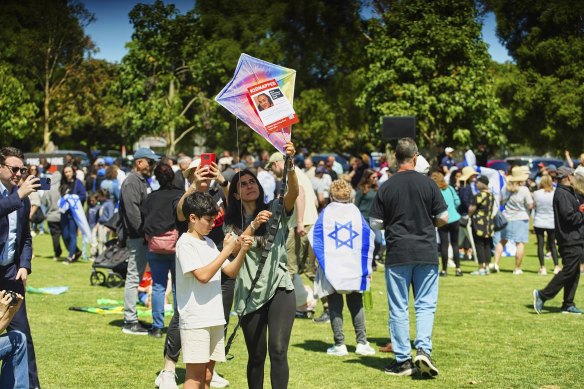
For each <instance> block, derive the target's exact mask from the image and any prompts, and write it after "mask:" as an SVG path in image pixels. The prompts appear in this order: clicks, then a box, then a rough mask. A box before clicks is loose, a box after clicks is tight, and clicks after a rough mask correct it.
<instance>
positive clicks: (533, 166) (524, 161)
mask: <svg viewBox="0 0 584 389" xmlns="http://www.w3.org/2000/svg"><path fill="white" fill-rule="evenodd" d="M505 161H506V162H507V163H508V164H509V166H510V167H512V166H528V167H529V171H530V177H531V178H534V177H535V175H536V174H537V172H538V171H539V164H543V165H544V166H548V165H554V166H555V167H557V168H558V167H560V166H564V165H565V164H566V161H565V160H563V159H559V158H549V157H537V156H517V157H508V158H505Z"/></svg>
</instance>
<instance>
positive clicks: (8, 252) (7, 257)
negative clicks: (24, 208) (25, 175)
mask: <svg viewBox="0 0 584 389" xmlns="http://www.w3.org/2000/svg"><path fill="white" fill-rule="evenodd" d="M0 193H1V194H2V198H6V197H8V195H9V193H8V189H6V187H5V186H4V184H2V182H0ZM17 223H18V210H16V211H14V212H12V213H10V214H9V215H8V241H7V242H6V244H5V245H4V249H3V250H2V253H1V254H0V266H7V265H10V264H11V263H13V262H14V253H15V252H16V231H17V227H18V224H17Z"/></svg>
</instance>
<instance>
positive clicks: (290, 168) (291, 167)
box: [288, 158, 294, 173]
mask: <svg viewBox="0 0 584 389" xmlns="http://www.w3.org/2000/svg"><path fill="white" fill-rule="evenodd" d="M293 171H294V160H293V159H292V158H290V159H289V160H288V173H290V172H293Z"/></svg>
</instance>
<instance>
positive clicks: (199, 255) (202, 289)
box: [176, 192, 253, 389]
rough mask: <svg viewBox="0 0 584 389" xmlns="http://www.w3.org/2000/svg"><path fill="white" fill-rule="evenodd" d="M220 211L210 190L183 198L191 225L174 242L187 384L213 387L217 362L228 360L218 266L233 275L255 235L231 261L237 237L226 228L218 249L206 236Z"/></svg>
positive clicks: (245, 239) (243, 240)
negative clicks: (211, 384)
mask: <svg viewBox="0 0 584 389" xmlns="http://www.w3.org/2000/svg"><path fill="white" fill-rule="evenodd" d="M218 212H219V209H218V208H217V203H216V202H215V201H213V197H212V196H210V195H209V194H206V193H201V192H195V193H193V194H192V195H190V196H188V197H187V198H186V199H185V201H184V204H183V213H184V215H185V216H186V217H187V221H188V224H189V228H188V232H186V233H184V234H182V236H181V237H180V238H179V240H178V242H177V244H176V259H177V261H176V299H177V305H178V311H179V314H180V322H179V327H180V337H181V343H182V350H183V361H184V363H185V364H186V376H185V384H184V388H185V389H189V388H209V387H210V382H211V378H212V376H213V368H214V366H215V362H216V361H225V346H224V335H223V325H224V324H225V318H224V316H223V301H222V297H221V273H220V272H219V270H221V271H223V273H225V274H226V275H227V276H229V277H235V276H236V275H237V273H238V272H239V269H240V268H241V265H242V264H243V259H244V257H245V254H246V252H247V250H248V249H249V248H250V246H251V244H252V241H253V240H252V238H251V237H249V236H241V237H240V238H239V243H240V245H241V249H240V250H239V253H237V256H236V257H235V259H234V260H233V261H232V262H230V261H228V260H227V259H228V257H229V255H230V254H231V253H232V252H233V251H234V249H236V244H237V239H236V238H235V237H234V236H233V235H232V234H228V235H227V236H226V237H225V240H224V243H223V250H222V251H221V252H219V250H218V249H217V246H215V243H213V241H212V240H211V239H209V238H207V237H206V235H208V234H209V232H211V230H212V229H213V222H214V221H215V217H216V216H217V214H218Z"/></svg>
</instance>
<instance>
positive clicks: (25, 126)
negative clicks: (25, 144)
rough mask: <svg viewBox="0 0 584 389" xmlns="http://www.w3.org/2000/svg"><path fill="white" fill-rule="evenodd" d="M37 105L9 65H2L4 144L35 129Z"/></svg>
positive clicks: (0, 95) (0, 121) (1, 126)
mask: <svg viewBox="0 0 584 389" xmlns="http://www.w3.org/2000/svg"><path fill="white" fill-rule="evenodd" d="M36 112H37V109H36V106H35V105H34V104H33V103H31V102H30V96H29V95H28V93H27V91H26V90H25V89H24V86H23V85H22V83H21V82H20V81H18V79H16V78H15V77H14V76H12V75H11V74H10V72H9V70H8V67H7V66H1V65H0V134H1V137H2V140H3V143H4V144H13V142H14V141H16V140H19V139H24V138H26V137H27V136H29V135H30V134H31V133H32V131H33V130H34V124H35V123H34V117H35V115H36Z"/></svg>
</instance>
